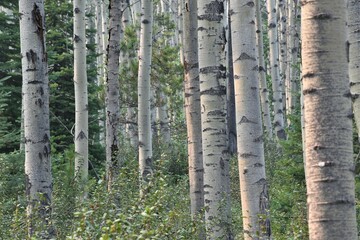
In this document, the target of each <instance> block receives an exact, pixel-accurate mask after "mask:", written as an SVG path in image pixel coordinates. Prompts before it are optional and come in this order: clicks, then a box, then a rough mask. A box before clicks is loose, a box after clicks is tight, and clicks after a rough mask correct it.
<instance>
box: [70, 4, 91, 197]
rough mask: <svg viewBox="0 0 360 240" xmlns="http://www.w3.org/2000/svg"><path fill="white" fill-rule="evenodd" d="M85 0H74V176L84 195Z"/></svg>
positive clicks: (85, 150)
mask: <svg viewBox="0 0 360 240" xmlns="http://www.w3.org/2000/svg"><path fill="white" fill-rule="evenodd" d="M85 3H86V1H85V0H74V85H75V178H76V179H77V181H78V182H79V187H80V191H82V192H84V194H85V195H86V190H85V184H86V182H87V179H88V151H89V150H88V136H89V135H88V91H87V74H86V36H85V5H86V4H85Z"/></svg>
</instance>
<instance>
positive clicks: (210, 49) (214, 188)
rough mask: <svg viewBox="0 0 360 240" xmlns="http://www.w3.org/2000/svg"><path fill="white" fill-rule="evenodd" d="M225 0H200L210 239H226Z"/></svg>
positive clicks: (205, 178)
mask: <svg viewBox="0 0 360 240" xmlns="http://www.w3.org/2000/svg"><path fill="white" fill-rule="evenodd" d="M224 11H225V6H224V1H217V0H200V1H198V17H197V18H198V44H199V53H198V54H199V72H200V74H199V77H200V102H201V122H202V126H201V129H202V147H203V165H204V204H205V209H206V211H205V224H206V231H207V236H208V238H209V239H218V238H223V239H226V238H228V237H229V235H230V232H229V229H228V228H227V227H228V225H227V224H228V219H227V218H228V207H229V205H228V202H227V200H228V196H227V194H228V193H227V191H226V189H227V188H228V186H227V185H228V184H229V182H228V179H227V178H228V176H229V154H228V143H227V133H226V129H227V124H226V117H227V116H226V115H227V114H226V112H227V108H226V62H225V61H226V59H225V56H226V54H225V49H226V30H225V27H224V26H225V25H224V23H225V22H224V21H225V20H226V19H224Z"/></svg>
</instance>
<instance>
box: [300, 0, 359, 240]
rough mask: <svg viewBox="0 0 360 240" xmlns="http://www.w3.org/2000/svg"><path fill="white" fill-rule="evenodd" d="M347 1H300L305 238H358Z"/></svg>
mask: <svg viewBox="0 0 360 240" xmlns="http://www.w3.org/2000/svg"><path fill="white" fill-rule="evenodd" d="M346 5H347V1H346V0H332V1H328V0H318V1H308V2H307V1H303V2H302V18H301V37H302V48H301V49H302V54H301V55H302V66H303V83H304V87H303V94H304V107H305V109H304V111H305V139H306V142H305V144H306V147H305V154H306V186H307V205H308V223H309V238H310V239H311V240H320V239H329V240H332V239H334V240H335V239H349V240H350V239H358V236H357V224H356V210H355V204H356V202H355V186H354V185H355V179H354V170H355V167H354V163H353V144H352V114H351V112H352V111H351V94H350V89H349V77H348V56H347V44H346V40H347V28H346V24H347V23H346V21H347V12H346Z"/></svg>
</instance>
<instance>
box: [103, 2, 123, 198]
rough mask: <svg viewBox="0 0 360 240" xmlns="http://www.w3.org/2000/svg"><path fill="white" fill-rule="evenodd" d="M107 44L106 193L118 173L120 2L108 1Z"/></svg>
mask: <svg viewBox="0 0 360 240" xmlns="http://www.w3.org/2000/svg"><path fill="white" fill-rule="evenodd" d="M123 1H125V0H123ZM109 10H110V24H109V44H108V47H107V71H108V73H107V79H106V174H107V186H108V191H111V186H112V185H113V183H114V180H115V178H116V176H117V172H118V171H119V167H120V162H119V120H120V99H119V98H120V91H119V88H120V86H119V57H120V29H121V26H120V24H121V21H120V20H121V0H110V5H109Z"/></svg>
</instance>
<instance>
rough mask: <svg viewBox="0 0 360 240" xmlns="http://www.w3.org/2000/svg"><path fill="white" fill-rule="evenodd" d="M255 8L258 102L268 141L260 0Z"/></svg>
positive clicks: (268, 110) (267, 110)
mask: <svg viewBox="0 0 360 240" xmlns="http://www.w3.org/2000/svg"><path fill="white" fill-rule="evenodd" d="M255 6H256V33H257V34H256V40H257V50H258V58H259V59H258V64H259V66H258V69H259V81H260V102H261V112H262V119H263V124H264V127H265V134H266V136H267V137H268V138H269V139H272V138H273V129H272V123H271V114H270V103H269V91H268V88H267V83H266V66H265V60H264V58H265V57H264V56H265V54H264V37H263V28H262V17H261V6H260V0H255Z"/></svg>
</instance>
